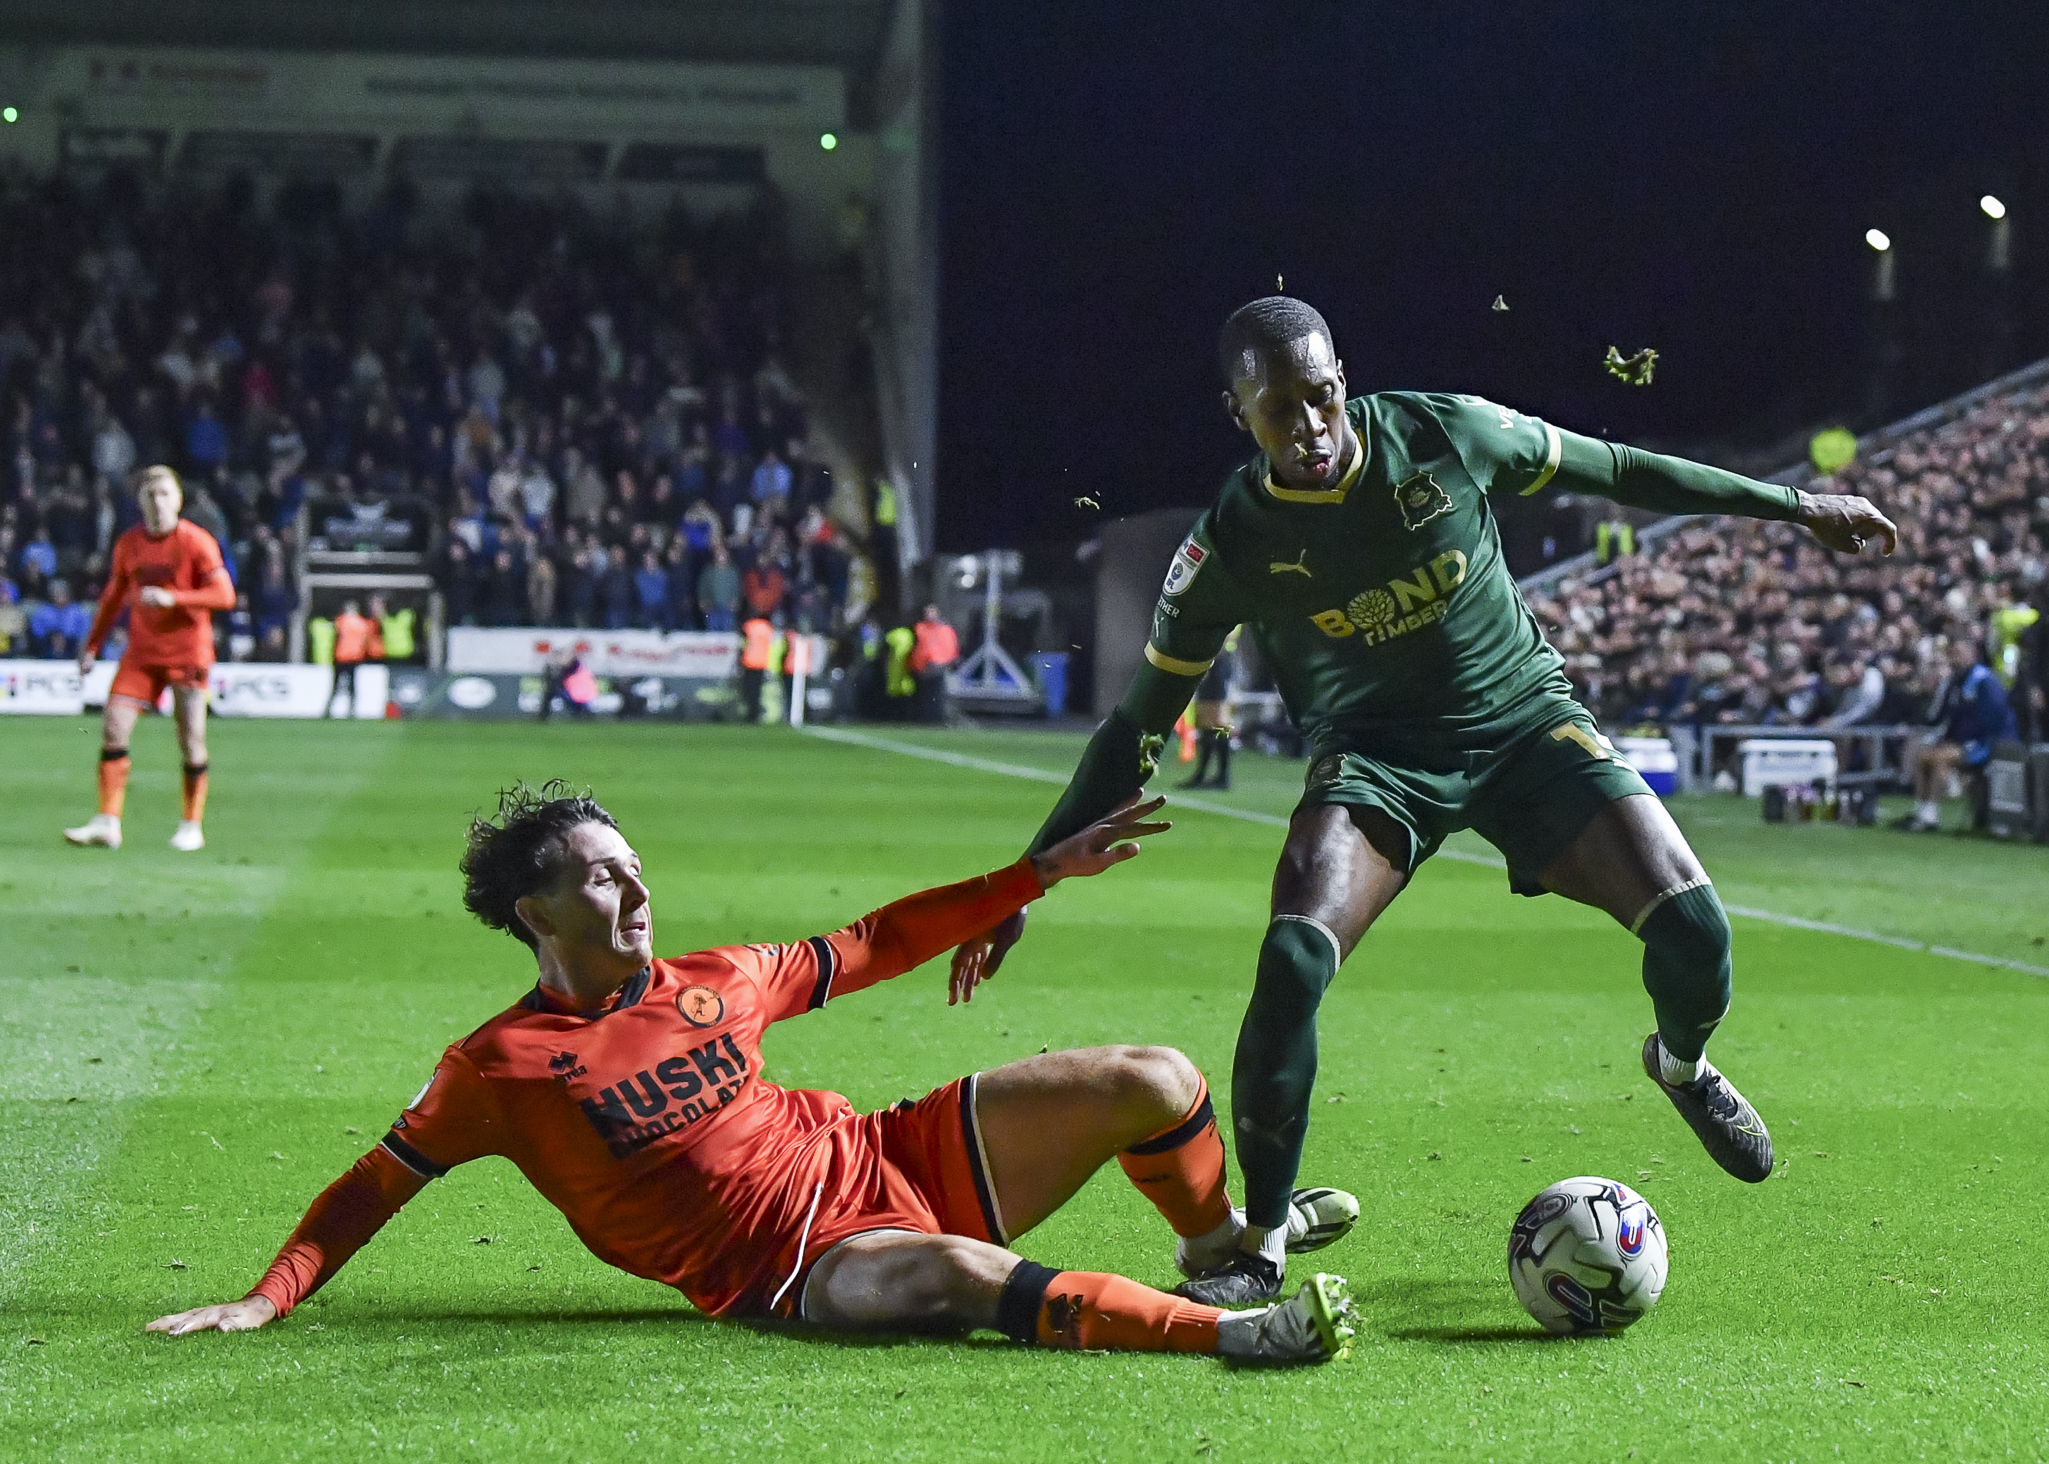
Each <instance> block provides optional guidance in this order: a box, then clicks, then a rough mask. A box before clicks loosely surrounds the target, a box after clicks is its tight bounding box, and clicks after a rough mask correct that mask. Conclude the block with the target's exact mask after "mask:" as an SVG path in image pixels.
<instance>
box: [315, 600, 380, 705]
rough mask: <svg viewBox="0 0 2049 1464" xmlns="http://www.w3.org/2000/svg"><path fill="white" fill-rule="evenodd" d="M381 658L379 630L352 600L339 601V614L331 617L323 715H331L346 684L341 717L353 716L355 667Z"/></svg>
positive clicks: (373, 621)
mask: <svg viewBox="0 0 2049 1464" xmlns="http://www.w3.org/2000/svg"><path fill="white" fill-rule="evenodd" d="M383 659H384V631H383V629H382V628H381V627H380V626H379V625H378V623H377V622H376V621H375V620H373V619H372V618H371V617H369V616H368V615H365V614H364V613H363V612H362V611H361V610H359V609H358V608H357V607H356V602H355V601H354V600H348V601H345V602H343V604H342V609H341V614H339V615H337V616H335V617H334V690H333V691H332V692H330V693H329V694H328V698H327V711H326V712H325V713H323V715H324V716H329V717H331V716H333V715H334V704H335V699H336V698H337V697H339V696H340V695H341V689H342V683H344V682H346V683H348V688H349V698H348V700H347V701H345V702H343V703H342V704H341V708H342V712H341V714H342V715H343V716H344V717H353V716H355V715H356V668H357V667H358V666H360V665H362V664H363V663H364V662H365V661H381V660H383Z"/></svg>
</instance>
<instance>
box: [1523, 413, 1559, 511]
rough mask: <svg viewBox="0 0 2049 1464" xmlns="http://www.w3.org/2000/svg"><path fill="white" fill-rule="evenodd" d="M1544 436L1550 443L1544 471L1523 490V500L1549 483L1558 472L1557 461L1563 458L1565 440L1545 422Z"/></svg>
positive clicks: (1555, 429) (1554, 428)
mask: <svg viewBox="0 0 2049 1464" xmlns="http://www.w3.org/2000/svg"><path fill="white" fill-rule="evenodd" d="M1544 435H1545V436H1546V437H1547V438H1549V439H1550V441H1551V451H1550V452H1549V453H1547V454H1545V457H1544V471H1543V472H1541V473H1539V474H1537V481H1536V482H1534V483H1532V484H1530V486H1529V487H1527V488H1525V489H1523V491H1522V495H1521V496H1522V497H1524V498H1528V497H1529V496H1530V495H1531V494H1532V493H1535V492H1536V491H1537V490H1538V489H1539V488H1542V487H1543V486H1544V485H1545V484H1546V483H1548V482H1550V481H1551V477H1552V475H1553V474H1554V473H1556V472H1557V471H1558V460H1559V459H1560V458H1561V457H1563V456H1565V439H1564V438H1562V437H1560V436H1559V435H1558V429H1557V428H1556V427H1553V426H1552V425H1551V424H1550V423H1549V422H1546V423H1545V424H1544Z"/></svg>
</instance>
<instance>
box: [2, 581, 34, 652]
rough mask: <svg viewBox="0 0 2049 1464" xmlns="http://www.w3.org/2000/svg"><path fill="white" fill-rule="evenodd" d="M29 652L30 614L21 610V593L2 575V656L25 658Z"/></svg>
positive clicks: (12, 582)
mask: <svg viewBox="0 0 2049 1464" xmlns="http://www.w3.org/2000/svg"><path fill="white" fill-rule="evenodd" d="M28 650H29V641H28V614H27V612H25V611H24V610H23V609H22V608H21V595H20V592H19V591H17V590H16V589H15V588H14V581H12V580H10V579H8V578H7V577H6V576H5V575H0V656H23V655H27V654H28Z"/></svg>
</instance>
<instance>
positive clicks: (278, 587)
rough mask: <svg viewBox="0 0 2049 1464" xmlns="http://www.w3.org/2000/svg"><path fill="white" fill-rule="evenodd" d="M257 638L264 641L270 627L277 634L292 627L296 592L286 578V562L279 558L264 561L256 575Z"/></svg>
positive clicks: (295, 606)
mask: <svg viewBox="0 0 2049 1464" xmlns="http://www.w3.org/2000/svg"><path fill="white" fill-rule="evenodd" d="M252 609H254V611H256V640H264V638H266V636H268V634H270V632H273V629H277V632H279V636H283V634H285V632H289V629H291V613H293V611H295V609H299V593H297V591H295V588H293V586H291V580H287V578H285V564H283V560H279V558H268V560H264V566H262V574H260V576H258V578H256V601H254V607H252Z"/></svg>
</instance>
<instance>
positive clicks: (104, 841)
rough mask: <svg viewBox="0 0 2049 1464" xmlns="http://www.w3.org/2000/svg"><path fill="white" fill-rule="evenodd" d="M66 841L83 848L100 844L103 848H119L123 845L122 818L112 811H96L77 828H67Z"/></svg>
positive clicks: (65, 832)
mask: <svg viewBox="0 0 2049 1464" xmlns="http://www.w3.org/2000/svg"><path fill="white" fill-rule="evenodd" d="M64 842H65V843H67V844H77V845H79V846H80V847H81V848H90V847H92V846H94V845H98V846H99V847H100V848H103V849H118V848H120V847H121V820H120V819H118V818H116V817H115V816H114V815H113V814H111V813H96V814H94V815H93V816H92V817H91V818H89V819H87V820H86V821H85V822H84V823H82V824H80V825H79V826H78V827H77V828H75V829H66V830H65V831H64Z"/></svg>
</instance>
